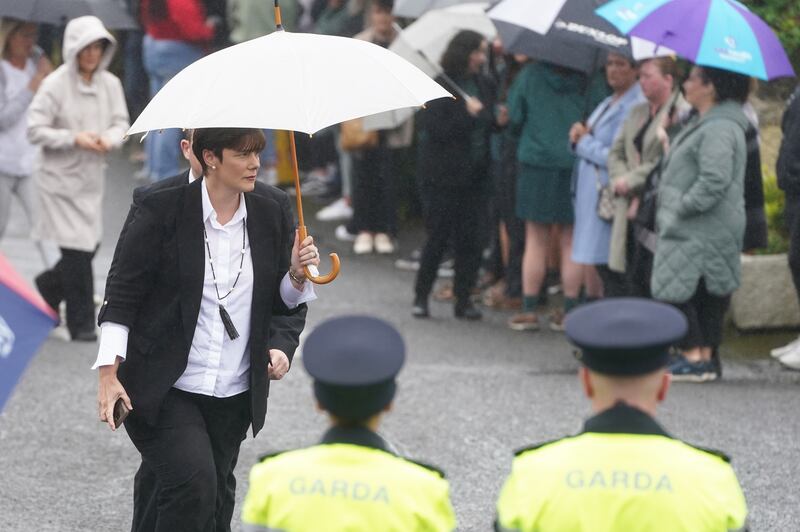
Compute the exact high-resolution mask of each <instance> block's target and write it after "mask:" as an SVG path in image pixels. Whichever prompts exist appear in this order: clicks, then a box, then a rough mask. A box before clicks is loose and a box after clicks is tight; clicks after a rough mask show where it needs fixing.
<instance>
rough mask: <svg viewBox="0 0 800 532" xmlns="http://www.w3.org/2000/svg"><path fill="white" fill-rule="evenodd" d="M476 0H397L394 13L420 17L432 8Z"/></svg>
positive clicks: (404, 16) (400, 15)
mask: <svg viewBox="0 0 800 532" xmlns="http://www.w3.org/2000/svg"><path fill="white" fill-rule="evenodd" d="M474 1H475V0H397V1H396V2H395V3H394V9H392V13H393V14H394V16H396V17H403V18H419V17H421V16H422V15H423V14H424V13H426V12H427V11H430V10H431V9H443V8H445V7H450V6H454V5H458V4H468V3H470V2H474Z"/></svg>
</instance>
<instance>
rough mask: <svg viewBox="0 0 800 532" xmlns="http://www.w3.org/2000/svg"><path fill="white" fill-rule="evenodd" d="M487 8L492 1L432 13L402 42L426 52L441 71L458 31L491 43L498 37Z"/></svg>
mask: <svg viewBox="0 0 800 532" xmlns="http://www.w3.org/2000/svg"><path fill="white" fill-rule="evenodd" d="M487 7H489V4H488V2H476V3H471V4H460V5H455V6H452V7H446V8H444V9H434V10H433V11H428V12H427V13H425V14H424V15H422V16H421V17H420V18H418V19H417V20H415V21H414V22H413V23H412V24H410V25H409V26H408V27H407V28H406V29H404V30H403V32H402V34H401V35H400V36H399V37H398V39H402V41H403V42H404V43H405V44H407V45H408V46H410V47H411V48H413V49H414V50H417V51H419V52H422V54H423V55H424V56H425V57H427V58H428V59H429V60H430V61H431V62H432V63H434V65H435V66H436V67H437V68H438V67H439V61H440V60H441V59H442V54H443V53H444V51H445V49H446V48H447V45H448V43H450V40H451V39H452V38H453V37H455V36H456V34H457V33H458V32H460V31H462V30H472V31H475V32H477V33H480V34H481V35H483V36H484V37H486V39H487V40H490V41H491V40H492V39H494V38H495V36H497V28H495V27H494V24H492V21H491V19H489V15H487V14H486V8H487ZM390 49H391V47H390ZM401 55H402V54H401ZM404 57H405V56H404ZM423 70H425V69H424V68H423ZM439 71H441V69H440V68H439ZM426 72H427V71H426ZM436 73H437V74H438V73H439V72H436Z"/></svg>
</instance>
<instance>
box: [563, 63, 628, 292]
mask: <svg viewBox="0 0 800 532" xmlns="http://www.w3.org/2000/svg"><path fill="white" fill-rule="evenodd" d="M636 75H637V69H636V64H635V63H634V62H633V60H632V59H629V58H627V57H625V56H622V55H619V54H614V53H609V54H608V60H607V62H606V78H607V80H608V84H609V85H610V86H611V89H612V90H613V91H614V92H613V94H612V95H611V96H609V97H608V98H606V99H605V100H603V101H602V102H601V103H600V105H598V106H597V108H596V109H595V110H594V111H593V112H592V114H591V115H590V116H589V120H588V121H587V122H586V124H583V123H576V124H574V125H573V126H572V129H571V130H570V134H569V137H570V142H571V143H572V146H573V150H574V151H575V155H576V156H577V161H576V163H575V176H574V187H575V188H574V195H575V198H574V201H575V229H574V234H573V240H572V260H573V261H574V262H575V263H576V264H579V265H582V268H583V283H584V288H585V291H586V295H587V297H588V298H590V299H596V298H600V297H602V295H603V284H602V282H601V280H600V277H599V276H598V274H597V271H596V269H595V265H597V264H606V263H608V248H609V242H610V238H611V222H610V221H608V222H607V221H605V220H602V219H600V218H599V217H598V216H597V199H598V188H599V185H606V184H608V168H607V164H608V163H607V161H608V152H609V150H610V149H611V145H612V144H613V142H614V139H615V138H616V136H617V134H618V133H619V130H620V128H621V127H622V123H623V122H624V120H625V117H626V116H627V115H628V112H629V111H630V109H631V108H633V106H635V105H637V104H639V103H641V102H643V101H644V96H642V91H641V88H640V87H639V84H638V83H637V82H636Z"/></svg>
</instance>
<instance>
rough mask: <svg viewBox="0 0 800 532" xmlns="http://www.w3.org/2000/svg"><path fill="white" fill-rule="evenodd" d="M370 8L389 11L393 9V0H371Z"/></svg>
mask: <svg viewBox="0 0 800 532" xmlns="http://www.w3.org/2000/svg"><path fill="white" fill-rule="evenodd" d="M372 9H374V10H376V11H388V12H389V13H391V12H392V9H394V0H372Z"/></svg>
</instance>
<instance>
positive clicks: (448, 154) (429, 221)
mask: <svg viewBox="0 0 800 532" xmlns="http://www.w3.org/2000/svg"><path fill="white" fill-rule="evenodd" d="M488 49H489V45H488V44H487V42H486V39H484V37H483V36H482V35H481V34H480V33H477V32H474V31H471V30H464V31H461V32H459V33H458V34H456V36H455V37H453V39H452V40H451V41H450V43H449V44H448V45H447V48H446V49H445V52H444V54H443V55H442V60H441V65H442V69H443V70H444V73H445V75H446V76H447V77H448V78H449V79H450V80H452V82H453V83H456V84H458V87H453V86H452V85H451V83H449V82H447V81H446V80H445V78H444V77H440V78H439V79H438V81H439V83H441V84H442V85H443V86H444V87H445V88H448V90H450V91H451V92H452V93H454V94H466V95H468V97H467V98H466V99H465V98H463V97H461V98H455V99H440V100H434V101H432V102H431V103H429V104H428V107H427V110H425V111H424V112H422V113H420V133H419V135H420V136H419V148H418V149H419V152H418V162H417V171H418V173H419V180H420V189H421V195H422V203H423V209H424V213H425V228H426V230H427V232H428V240H427V241H426V242H425V247H424V248H423V251H422V258H421V260H420V267H419V271H418V273H417V280H416V286H415V294H416V296H415V299H414V307H413V309H412V314H413V315H414V316H415V317H418V318H427V317H428V316H429V311H428V296H429V295H430V292H431V289H432V288H433V283H434V281H435V280H436V272H437V269H438V267H439V262H440V261H441V259H442V255H443V254H444V252H445V250H446V248H447V246H448V245H451V244H452V246H453V251H454V252H455V279H454V286H453V292H454V295H455V298H456V301H455V315H456V317H457V318H462V319H468V320H477V319H480V318H481V317H482V316H481V313H480V311H478V309H476V308H475V307H474V306H473V304H472V302H471V301H470V291H471V290H472V287H473V286H474V284H475V279H476V276H477V274H478V268H479V266H480V253H481V248H480V242H479V239H477V238H476V233H477V231H478V229H479V224H480V223H481V220H482V216H481V214H482V213H483V211H484V205H485V203H486V197H487V195H488V193H489V188H490V186H491V180H490V174H489V133H490V131H491V129H492V128H493V127H494V126H495V124H496V123H497V122H496V119H495V117H494V113H493V110H494V101H495V87H494V84H493V83H492V82H491V80H490V79H489V78H488V77H487V76H485V75H483V74H482V73H481V68H482V67H483V65H484V64H485V63H486V58H487V52H488ZM459 88H460V89H461V90H458V89H459Z"/></svg>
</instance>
